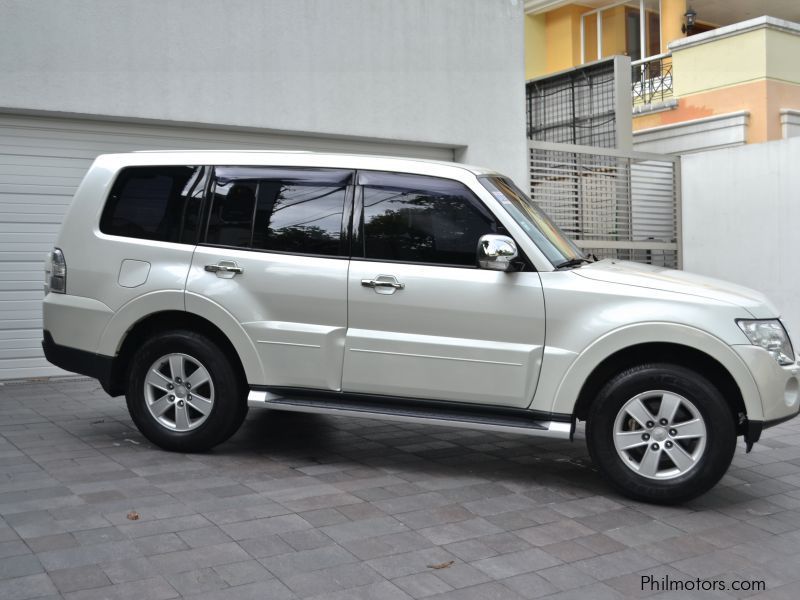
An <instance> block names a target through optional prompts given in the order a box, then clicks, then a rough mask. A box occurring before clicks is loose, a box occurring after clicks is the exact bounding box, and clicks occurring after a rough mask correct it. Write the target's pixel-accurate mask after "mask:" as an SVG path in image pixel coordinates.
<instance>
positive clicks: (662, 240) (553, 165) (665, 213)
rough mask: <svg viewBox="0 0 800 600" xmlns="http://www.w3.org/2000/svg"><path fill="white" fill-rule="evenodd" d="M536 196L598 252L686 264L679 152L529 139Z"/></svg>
mask: <svg viewBox="0 0 800 600" xmlns="http://www.w3.org/2000/svg"><path fill="white" fill-rule="evenodd" d="M528 152H529V166H530V177H531V179H530V186H531V197H532V198H533V199H534V200H535V201H536V202H538V203H539V205H540V206H541V207H542V208H543V209H544V210H545V212H547V213H548V214H549V215H550V216H551V218H552V219H553V220H554V221H555V223H556V224H557V225H558V226H559V227H561V228H562V229H563V230H564V232H565V233H566V234H567V235H568V236H570V237H571V238H572V239H573V240H575V242H576V243H577V244H578V246H580V247H581V248H583V249H585V250H586V251H587V252H590V253H592V254H594V255H595V256H597V257H598V258H618V259H622V260H633V261H637V262H644V263H649V264H654V265H660V266H665V267H671V268H680V266H681V257H680V218H679V216H680V212H679V211H680V206H679V200H680V197H679V194H678V189H679V168H678V159H677V158H676V157H672V156H660V155H656V154H648V153H642V152H620V151H618V150H613V149H601V148H590V147H581V146H574V145H568V144H552V143H546V142H529V145H528Z"/></svg>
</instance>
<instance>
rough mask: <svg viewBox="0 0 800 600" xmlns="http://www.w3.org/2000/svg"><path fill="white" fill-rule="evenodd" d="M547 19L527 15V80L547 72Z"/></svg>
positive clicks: (543, 16)
mask: <svg viewBox="0 0 800 600" xmlns="http://www.w3.org/2000/svg"><path fill="white" fill-rule="evenodd" d="M546 28H547V17H546V16H545V15H544V14H540V15H525V79H532V78H534V77H539V76H540V75H544V74H545V73H546V72H547V41H546V39H545V37H546Z"/></svg>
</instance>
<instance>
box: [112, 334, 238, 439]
mask: <svg viewBox="0 0 800 600" xmlns="http://www.w3.org/2000/svg"><path fill="white" fill-rule="evenodd" d="M127 389H128V391H127V395H126V399H127V403H128V410H129V411H130V414H131V418H132V419H133V422H134V423H135V424H136V426H137V427H138V428H139V431H141V432H142V434H143V435H144V436H145V437H146V438H147V439H148V440H150V441H151V442H153V443H154V444H156V445H158V446H160V447H162V448H164V449H166V450H174V451H178V452H201V451H204V450H208V449H209V448H212V447H213V446H216V445H217V444H220V443H222V442H224V441H225V440H227V439H228V438H229V437H231V436H232V435H233V434H234V433H235V432H236V430H237V429H238V428H239V426H240V425H241V424H242V421H243V420H244V417H245V415H246V414H247V402H246V401H245V386H244V385H243V382H242V381H241V377H240V376H239V375H238V372H237V370H236V369H235V368H234V366H233V365H232V364H231V362H230V360H229V359H228V358H227V357H226V356H225V353H224V352H223V351H222V350H221V349H220V348H219V347H218V346H217V345H216V344H215V343H214V342H212V341H211V340H210V339H208V338H207V337H205V336H203V335H201V334H198V333H194V332H189V331H168V332H164V333H161V334H158V335H157V336H155V337H153V338H151V339H149V340H148V341H147V342H145V343H144V344H143V345H142V347H141V348H140V349H139V351H138V352H136V354H135V356H134V359H133V364H132V366H131V370H130V379H129V380H128V388H127Z"/></svg>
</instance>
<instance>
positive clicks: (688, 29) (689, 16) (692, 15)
mask: <svg viewBox="0 0 800 600" xmlns="http://www.w3.org/2000/svg"><path fill="white" fill-rule="evenodd" d="M683 16H684V17H685V18H686V22H685V23H684V24H683V25H681V31H682V32H683V33H686V34H688V35H691V34H692V29H694V24H695V21H696V20H697V13H696V12H694V9H692V8H689V10H687V11H686V13H684V15H683Z"/></svg>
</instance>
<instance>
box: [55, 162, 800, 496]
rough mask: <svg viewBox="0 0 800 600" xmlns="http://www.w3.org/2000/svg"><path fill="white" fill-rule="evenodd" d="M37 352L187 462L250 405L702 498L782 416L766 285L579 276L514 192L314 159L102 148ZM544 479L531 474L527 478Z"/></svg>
mask: <svg viewBox="0 0 800 600" xmlns="http://www.w3.org/2000/svg"><path fill="white" fill-rule="evenodd" d="M46 288H47V294H46V297H45V300H44V329H45V331H44V342H43V344H44V349H45V352H46V355H47V357H48V359H49V360H50V361H51V362H52V363H53V364H55V365H58V366H61V367H63V368H65V369H67V370H71V371H76V372H78V373H83V374H87V375H90V376H93V377H96V378H97V379H99V380H100V382H101V383H102V385H103V388H104V389H105V390H106V391H107V392H108V393H109V394H111V395H114V396H115V395H120V394H125V395H126V397H127V403H128V408H129V409H130V413H131V417H132V418H133V421H134V422H135V423H136V425H137V426H138V427H139V429H140V430H141V432H142V433H143V434H144V435H145V436H146V437H147V438H148V439H149V440H151V441H152V442H154V443H155V444H158V445H159V446H161V447H163V448H166V449H169V450H178V451H202V450H206V449H208V448H211V447H212V446H215V445H216V444H219V443H221V442H223V441H225V440H226V439H228V438H229V437H230V436H231V435H233V434H234V433H235V432H236V430H237V429H238V428H239V426H240V425H241V423H242V420H243V419H244V417H245V414H246V412H247V409H248V405H249V406H259V407H268V408H273V409H280V410H289V411H301V412H314V413H326V414H332V415H346V416H350V417H371V418H380V419H392V420H401V421H410V422H418V423H436V424H438V425H452V426H457V427H468V428H473V429H483V430H491V431H502V432H514V433H520V434H525V435H533V436H544V437H555V438H562V439H569V438H571V437H572V435H573V433H574V430H575V424H576V421H578V420H584V421H586V422H587V426H586V437H587V442H588V446H589V450H590V453H591V455H592V457H593V459H594V460H595V461H596V463H597V465H598V466H599V467H600V468H601V469H602V470H603V472H604V473H605V474H606V475H607V478H608V480H609V481H610V482H611V483H612V484H614V485H615V486H617V487H618V488H619V489H620V490H621V491H622V492H623V493H625V494H627V495H629V496H631V497H633V498H638V499H643V500H648V501H655V502H679V501H683V500H686V499H688V498H691V497H693V496H696V495H698V494H701V493H703V492H705V491H706V490H708V489H709V488H710V487H712V486H713V485H714V484H715V483H716V482H717V481H719V479H720V478H721V477H722V475H723V474H724V473H725V471H726V470H727V468H728V466H729V465H730V462H731V459H732V457H733V453H734V450H735V447H736V438H737V436H739V435H742V436H744V439H745V442H746V444H747V446H748V449H749V447H750V446H751V445H752V444H753V443H754V442H756V441H757V440H758V439H759V436H760V434H761V430H762V429H763V428H764V427H767V426H769V425H772V424H775V423H778V422H781V421H783V420H786V419H789V418H791V417H794V416H795V415H797V413H798V410H800V403H798V372H799V369H798V365H797V363H796V356H795V354H794V350H793V349H792V345H791V342H790V340H789V336H788V334H787V333H786V330H785V328H784V326H783V324H782V323H781V321H780V320H779V318H778V317H779V315H778V312H777V311H776V309H775V307H773V306H772V305H771V304H770V303H769V302H768V301H767V300H766V299H765V298H764V297H763V296H762V295H761V294H759V293H757V292H754V291H752V290H749V289H746V288H742V287H738V286H735V285H732V284H728V283H724V282H721V281H714V280H711V279H707V278H703V277H698V276H694V275H690V274H687V273H684V272H680V271H673V270H667V269H663V268H657V267H651V266H645V265H640V264H634V263H627V262H620V261H615V260H602V261H590V260H589V259H588V258H587V257H586V256H585V255H584V254H583V253H582V252H581V251H580V250H579V249H578V248H577V247H576V246H575V245H574V244H573V243H572V242H570V241H569V240H568V239H567V238H566V237H565V236H564V234H563V233H562V232H561V231H559V229H558V228H557V227H556V226H555V225H554V224H553V223H552V222H551V221H550V219H548V217H547V216H546V215H545V214H543V213H542V212H541V210H540V209H539V208H538V207H537V206H536V204H535V203H534V202H532V201H531V200H530V199H529V198H528V196H527V195H526V194H525V193H524V192H522V191H520V189H519V188H518V187H517V186H515V185H514V183H513V182H512V181H510V180H509V179H508V178H507V177H504V176H503V175H500V174H498V173H495V172H493V171H489V170H485V169H480V168H474V167H468V166H464V165H460V164H450V163H439V162H432V161H421V160H406V159H395V158H380V157H371V156H352V155H334V154H314V153H302V152H301V153H274V152H141V153H132V154H116V155H105V156H101V157H99V158H98V159H97V160H96V161H95V163H94V164H93V166H92V167H91V169H90V170H89V172H88V174H87V175H86V177H85V179H84V180H83V183H82V184H81V185H80V187H79V189H78V191H77V192H76V194H75V198H74V200H73V202H72V205H71V207H70V209H69V213H68V214H67V217H66V220H65V222H64V225H63V227H62V229H61V233H60V235H59V238H58V242H57V247H56V248H55V249H53V251H52V252H51V253H50V254H49V256H48V259H47V282H46ZM532 476H535V473H532Z"/></svg>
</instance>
